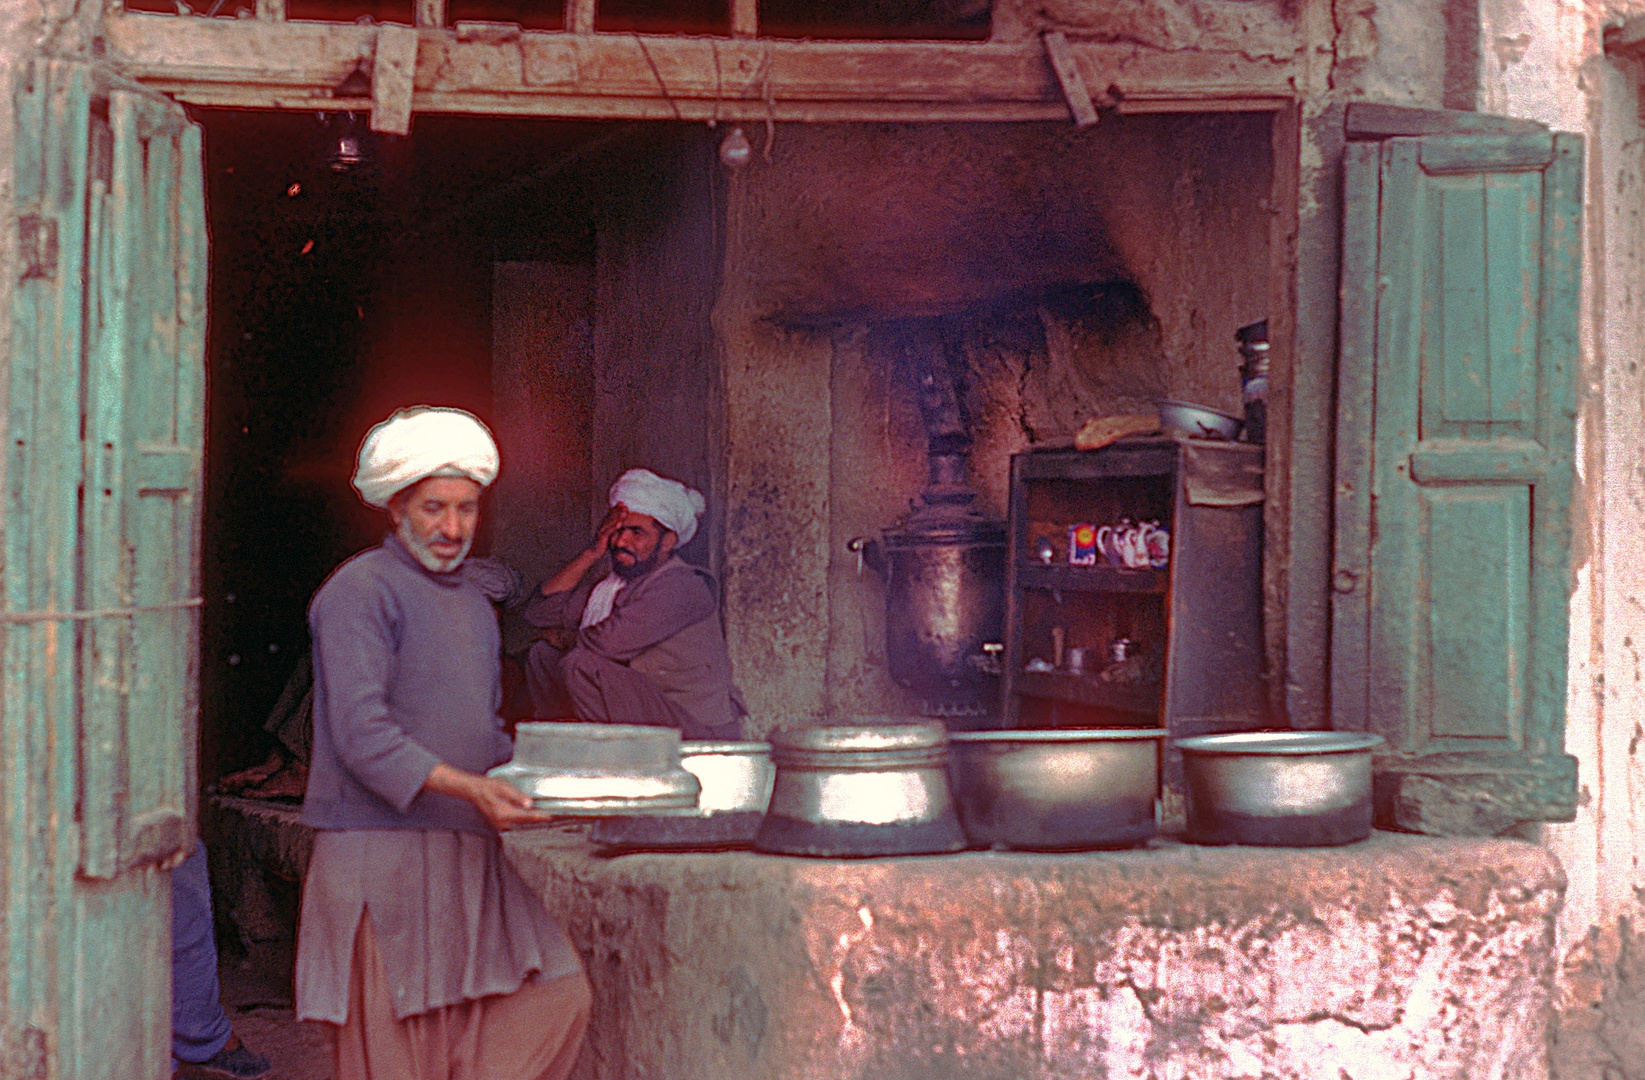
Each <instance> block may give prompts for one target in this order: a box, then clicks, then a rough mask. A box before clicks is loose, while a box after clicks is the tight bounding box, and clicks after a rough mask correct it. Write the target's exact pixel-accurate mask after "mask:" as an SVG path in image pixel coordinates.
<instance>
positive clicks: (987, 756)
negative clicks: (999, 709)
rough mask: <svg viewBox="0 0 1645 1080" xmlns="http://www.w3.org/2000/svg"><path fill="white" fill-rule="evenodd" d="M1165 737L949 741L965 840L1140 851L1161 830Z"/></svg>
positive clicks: (958, 736)
mask: <svg viewBox="0 0 1645 1080" xmlns="http://www.w3.org/2000/svg"><path fill="white" fill-rule="evenodd" d="M1167 734H1168V733H1167V732H1166V731H1165V730H1163V729H1127V730H1077V731H1076V730H1048V731H967V732H956V733H955V734H953V735H950V736H949V747H948V752H949V772H950V774H951V775H952V776H953V778H954V797H955V799H956V800H957V801H958V803H959V811H960V821H961V823H962V824H963V825H964V826H965V835H966V836H967V837H969V838H970V840H971V842H972V843H973V844H975V845H977V846H979V847H1003V848H1021V849H1026V850H1041V851H1068V850H1077V849H1081V848H1115V847H1131V846H1133V845H1136V844H1141V843H1143V842H1145V841H1146V840H1148V838H1149V837H1151V836H1153V835H1154V832H1155V830H1156V829H1157V827H1158V812H1157V805H1158V797H1159V762H1160V747H1161V746H1162V745H1163V740H1164V739H1165V736H1166V735H1167Z"/></svg>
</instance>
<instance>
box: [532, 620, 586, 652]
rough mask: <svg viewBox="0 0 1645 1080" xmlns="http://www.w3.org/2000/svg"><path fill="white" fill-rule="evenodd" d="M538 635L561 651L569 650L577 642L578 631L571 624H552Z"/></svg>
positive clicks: (540, 638)
mask: <svg viewBox="0 0 1645 1080" xmlns="http://www.w3.org/2000/svg"><path fill="white" fill-rule="evenodd" d="M537 637H538V639H539V640H541V641H546V642H548V644H549V645H550V646H551V647H553V648H556V649H559V650H560V651H561V652H568V651H570V649H571V647H572V646H573V645H575V644H577V631H575V630H573V629H571V627H569V626H550V627H548V628H547V629H545V630H544V631H543V632H542V633H540V634H538V635H537Z"/></svg>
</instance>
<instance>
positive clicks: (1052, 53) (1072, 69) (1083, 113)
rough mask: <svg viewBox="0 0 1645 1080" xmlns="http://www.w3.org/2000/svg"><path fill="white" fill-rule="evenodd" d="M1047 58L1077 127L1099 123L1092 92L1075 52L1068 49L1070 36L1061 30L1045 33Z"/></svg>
mask: <svg viewBox="0 0 1645 1080" xmlns="http://www.w3.org/2000/svg"><path fill="white" fill-rule="evenodd" d="M1045 56H1046V59H1047V60H1049V61H1050V62H1051V70H1052V71H1054V72H1056V75H1057V84H1058V85H1059V86H1061V87H1062V96H1063V98H1064V99H1065V100H1066V101H1067V102H1068V111H1069V112H1070V113H1072V114H1073V116H1074V125H1075V126H1076V127H1090V126H1091V125H1092V124H1095V123H1096V122H1097V107H1096V106H1095V105H1093V104H1092V103H1091V91H1090V90H1088V89H1086V87H1085V77H1084V76H1083V75H1081V74H1080V69H1079V64H1078V62H1077V61H1075V59H1074V52H1073V50H1072V49H1070V48H1069V47H1068V35H1066V34H1064V33H1063V32H1062V31H1061V30H1047V31H1046V32H1045Z"/></svg>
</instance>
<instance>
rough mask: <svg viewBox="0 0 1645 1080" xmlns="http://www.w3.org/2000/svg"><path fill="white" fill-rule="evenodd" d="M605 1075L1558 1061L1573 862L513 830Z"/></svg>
mask: <svg viewBox="0 0 1645 1080" xmlns="http://www.w3.org/2000/svg"><path fill="white" fill-rule="evenodd" d="M507 847H508V851H509V854H510V856H511V857H512V858H513V860H514V862H515V865H516V866H517V867H518V868H519V870H520V872H521V873H522V874H523V875H524V877H525V879H526V880H527V881H528V882H529V883H531V885H532V886H533V887H534V888H537V889H539V890H540V891H541V893H542V895H543V897H544V899H545V900H546V902H547V904H548V906H549V909H550V910H551V911H552V912H554V913H555V914H556V915H557V916H558V917H560V918H561V919H562V920H563V921H564V922H565V924H566V926H567V927H568V929H569V930H570V932H571V934H572V937H573V939H574V940H575V941H576V942H577V944H578V946H579V947H580V948H581V949H582V951H583V955H584V957H585V959H586V961H587V963H588V965H589V975H590V978H591V979H592V981H593V984H594V992H595V1002H596V1005H595V1008H596V1013H595V1022H594V1026H593V1030H592V1031H591V1033H590V1044H589V1049H588V1050H587V1051H586V1052H585V1053H584V1056H583V1058H582V1061H581V1062H580V1064H579V1066H578V1071H577V1073H576V1074H575V1075H576V1076H578V1077H579V1078H594V1077H598V1078H601V1080H619V1078H620V1080H698V1078H700V1080H738V1078H744V1077H746V1078H749V1080H756V1078H757V1080H787V1078H796V1080H798V1078H805V1080H824V1078H827V1080H858V1078H861V1080H926V1078H931V1080H936V1078H939V1077H940V1078H945V1080H946V1078H954V1080H962V1078H963V1080H971V1078H975V1080H984V1078H988V1080H993V1078H999V1080H1040V1078H1046V1080H1049V1078H1053V1077H1055V1078H1063V1077H1067V1078H1074V1077H1080V1078H1088V1077H1090V1078H1094V1077H1111V1078H1119V1077H1137V1078H1142V1077H1158V1078H1161V1080H1164V1078H1192V1080H1201V1078H1213V1077H1286V1078H1289V1077H1308V1078H1319V1080H1343V1078H1351V1080H1378V1078H1384V1077H1386V1078H1389V1080H1392V1078H1404V1077H1423V1078H1440V1077H1454V1078H1457V1080H1462V1078H1468V1080H1485V1078H1496V1077H1502V1078H1533V1077H1535V1078H1540V1077H1545V1076H1547V1075H1548V1068H1547V1042H1548V1035H1549V1026H1550V1018H1551V1012H1550V988H1551V986H1552V979H1553V956H1554V917H1555V915H1556V914H1557V912H1558V910H1559V907H1560V904H1561V901H1562V897H1563V893H1564V884H1565V883H1564V876H1563V874H1562V872H1561V870H1560V868H1559V864H1558V863H1557V861H1556V860H1555V859H1554V858H1553V857H1552V856H1551V855H1550V854H1548V853H1547V852H1546V851H1545V850H1543V849H1542V848H1539V847H1536V846H1533V845H1531V844H1526V843H1521V842H1517V841H1509V840H1485V841H1481V840H1436V839H1430V838H1422V837H1408V836H1396V835H1392V834H1386V833H1378V834H1376V835H1375V836H1374V837H1373V838H1372V839H1370V840H1368V841H1366V842H1364V843H1361V844H1357V845H1354V846H1352V847H1347V848H1337V849H1327V850H1312V851H1307V850H1303V851H1299V850H1264V849H1255V848H1222V849H1216V848H1197V847H1191V846H1187V845H1183V844H1180V843H1175V842H1172V841H1156V842H1155V843H1154V844H1153V845H1151V846H1150V847H1149V848H1147V849H1143V850H1138V851H1129V852H1107V853H1089V854H1074V855H1034V854H1017V853H998V852H973V853H966V854H959V855H948V856H937V857H917V858H896V859H870V860H850V861H846V860H840V861H834V860H816V859H798V858H784V857H777V856H767V855H759V854H754V853H751V852H729V853H717V854H709V853H694V854H676V855H662V854H635V855H624V856H619V857H615V858H608V857H602V856H599V855H596V854H594V853H592V852H591V851H590V850H589V849H588V848H587V847H586V846H583V845H582V844H581V842H580V841H579V840H578V839H576V838H575V837H574V836H573V835H571V834H568V833H564V832H555V831H552V830H548V831H541V832H529V833H520V834H515V835H512V836H510V837H509V838H508V839H507Z"/></svg>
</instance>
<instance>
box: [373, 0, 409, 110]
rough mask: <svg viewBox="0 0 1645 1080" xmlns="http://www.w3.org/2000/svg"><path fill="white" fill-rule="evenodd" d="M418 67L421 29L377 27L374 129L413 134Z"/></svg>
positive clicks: (374, 66)
mask: <svg viewBox="0 0 1645 1080" xmlns="http://www.w3.org/2000/svg"><path fill="white" fill-rule="evenodd" d="M416 70H417V31H415V30H413V29H411V27H409V26H385V27H383V28H382V29H380V30H378V31H377V54H376V57H375V58H374V59H373V60H372V62H371V130H372V131H381V132H383V133H385V134H388V135H409V134H411V99H412V92H413V83H412V78H413V75H414V73H415V72H416Z"/></svg>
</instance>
